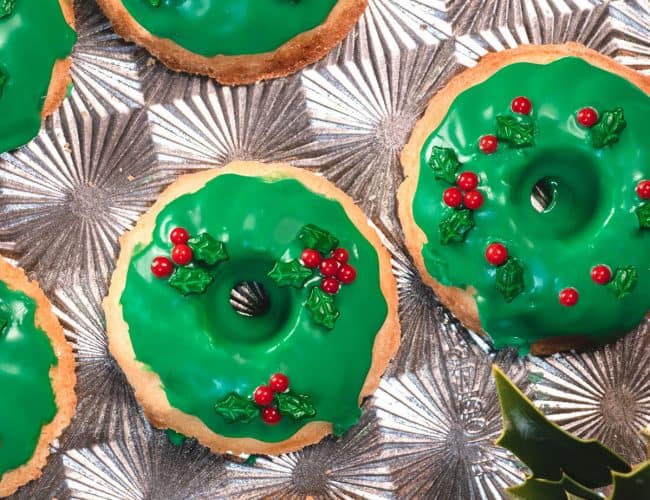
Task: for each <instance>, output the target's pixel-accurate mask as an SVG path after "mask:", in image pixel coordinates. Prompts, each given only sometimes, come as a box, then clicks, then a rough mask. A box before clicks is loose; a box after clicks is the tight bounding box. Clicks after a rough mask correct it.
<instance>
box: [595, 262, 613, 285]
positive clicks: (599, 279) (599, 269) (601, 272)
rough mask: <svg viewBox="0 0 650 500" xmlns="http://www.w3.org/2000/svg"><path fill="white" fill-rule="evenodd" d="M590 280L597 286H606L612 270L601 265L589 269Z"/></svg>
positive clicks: (610, 278)
mask: <svg viewBox="0 0 650 500" xmlns="http://www.w3.org/2000/svg"><path fill="white" fill-rule="evenodd" d="M591 279H592V280H593V281H594V283H597V284H599V285H606V284H607V283H609V282H610V281H611V280H612V270H611V269H610V268H609V267H608V266H605V265H603V264H599V265H597V266H595V267H593V268H592V269H591Z"/></svg>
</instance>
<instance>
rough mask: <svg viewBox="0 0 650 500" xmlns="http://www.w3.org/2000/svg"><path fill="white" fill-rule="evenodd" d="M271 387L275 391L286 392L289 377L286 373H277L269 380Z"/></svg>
mask: <svg viewBox="0 0 650 500" xmlns="http://www.w3.org/2000/svg"><path fill="white" fill-rule="evenodd" d="M269 387H270V388H271V389H272V390H273V392H284V391H286V390H287V389H288V388H289V377H287V376H286V375H285V374H284V373H275V374H274V375H272V376H271V379H270V380H269Z"/></svg>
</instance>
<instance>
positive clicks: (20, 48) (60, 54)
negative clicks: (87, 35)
mask: <svg viewBox="0 0 650 500" xmlns="http://www.w3.org/2000/svg"><path fill="white" fill-rule="evenodd" d="M73 26H74V12H73V10H72V0H3V1H2V2H0V38H1V39H2V43H0V114H2V120H1V121H0V152H5V151H9V150H11V149H15V148H17V147H19V146H22V145H24V144H26V143H27V142H29V141H30V140H32V139H33V138H34V137H35V136H36V134H38V131H39V129H40V127H41V120H42V119H43V118H45V117H47V116H49V115H51V114H52V113H54V111H56V109H57V108H58V107H59V104H61V101H63V98H64V97H65V94H66V92H67V89H68V85H69V83H70V75H69V70H70V64H71V59H70V54H71V53H72V47H73V45H74V43H75V41H76V40H77V35H76V33H75V32H74V29H73Z"/></svg>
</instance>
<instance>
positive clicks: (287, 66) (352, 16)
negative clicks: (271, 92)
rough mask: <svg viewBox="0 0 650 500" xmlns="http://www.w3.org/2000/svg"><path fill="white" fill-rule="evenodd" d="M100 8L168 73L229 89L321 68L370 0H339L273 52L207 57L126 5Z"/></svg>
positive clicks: (106, 0)
mask: <svg viewBox="0 0 650 500" xmlns="http://www.w3.org/2000/svg"><path fill="white" fill-rule="evenodd" d="M97 3H98V4H99V6H100V7H101V8H102V10H103V11H104V13H105V14H106V16H107V17H108V18H109V19H110V21H111V23H112V24H113V28H114V29H115V31H116V32H117V33H118V34H119V35H120V36H122V37H123V38H125V39H126V40H129V41H132V42H135V43H137V44H138V45H142V46H143V47H145V48H146V49H147V50H148V51H149V52H150V53H151V54H153V55H154V56H155V57H157V58H158V59H160V60H161V61H162V62H163V63H164V64H165V65H166V66H167V67H168V68H170V69H172V70H174V71H186V72H189V73H197V74H200V75H207V76H209V77H211V78H214V79H215V80H217V81H219V82H220V83H222V84H225V85H243V84H248V83H253V82H257V81H259V80H267V79H270V78H277V77H281V76H287V75H289V74H291V73H295V72H296V71H298V70H300V69H302V68H304V67H305V66H308V65H309V64H312V63H315V62H316V61H318V60H320V59H322V58H323V57H325V55H326V54H327V53H328V52H329V51H330V50H331V49H332V48H333V47H334V46H335V45H336V44H337V43H339V42H340V41H341V40H343V39H344V38H345V36H346V35H347V34H348V33H349V32H350V30H352V28H353V27H354V25H355V24H356V22H357V20H358V19H359V17H361V14H363V12H364V10H365V9H366V6H367V5H368V2H367V0H339V1H338V2H337V4H336V5H335V6H334V8H333V9H332V11H331V12H330V14H329V16H328V17H327V19H326V20H325V22H324V23H323V24H321V25H319V26H317V27H316V28H314V29H312V30H309V31H306V32H304V33H301V34H299V35H297V36H295V37H294V38H292V39H291V40H289V41H288V42H286V43H285V44H283V45H282V46H281V47H279V48H278V49H277V50H275V51H273V52H266V53H263V54H252V55H240V56H225V55H217V56H214V57H206V56H202V55H199V54H195V53H194V52H190V51H189V50H187V49H185V48H183V47H181V46H180V45H178V44H177V43H176V42H174V41H172V40H170V39H167V38H159V37H157V36H154V35H152V34H151V33H150V32H149V31H147V30H146V29H145V28H144V27H142V26H141V25H140V24H139V23H138V22H137V21H136V20H135V19H134V18H133V16H131V14H130V13H129V11H128V10H127V9H126V7H124V5H123V4H122V0H97Z"/></svg>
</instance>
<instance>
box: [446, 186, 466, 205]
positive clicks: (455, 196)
mask: <svg viewBox="0 0 650 500" xmlns="http://www.w3.org/2000/svg"><path fill="white" fill-rule="evenodd" d="M442 201H444V202H445V205H447V206H449V207H457V206H458V205H460V204H461V203H462V202H463V193H461V191H460V189H458V188H454V187H451V188H447V189H445V192H444V193H442Z"/></svg>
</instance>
